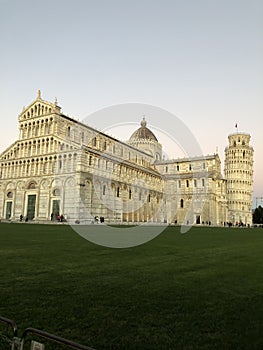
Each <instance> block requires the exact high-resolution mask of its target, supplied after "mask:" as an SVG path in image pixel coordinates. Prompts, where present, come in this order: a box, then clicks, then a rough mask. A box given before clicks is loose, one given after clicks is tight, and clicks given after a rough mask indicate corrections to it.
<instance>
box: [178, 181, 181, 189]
mask: <svg viewBox="0 0 263 350" xmlns="http://www.w3.org/2000/svg"><path fill="white" fill-rule="evenodd" d="M178 187H179V188H181V180H179V181H178Z"/></svg>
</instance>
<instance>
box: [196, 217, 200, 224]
mask: <svg viewBox="0 0 263 350" xmlns="http://www.w3.org/2000/svg"><path fill="white" fill-rule="evenodd" d="M200 223H201V220H200V215H196V224H197V225H199V224H200Z"/></svg>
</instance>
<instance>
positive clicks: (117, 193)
mask: <svg viewBox="0 0 263 350" xmlns="http://www.w3.org/2000/svg"><path fill="white" fill-rule="evenodd" d="M116 196H117V197H120V187H117V191H116Z"/></svg>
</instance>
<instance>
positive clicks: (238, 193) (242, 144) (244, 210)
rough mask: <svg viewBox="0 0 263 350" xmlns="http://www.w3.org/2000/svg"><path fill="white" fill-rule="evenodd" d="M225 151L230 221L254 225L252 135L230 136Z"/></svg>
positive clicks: (238, 133)
mask: <svg viewBox="0 0 263 350" xmlns="http://www.w3.org/2000/svg"><path fill="white" fill-rule="evenodd" d="M228 141H229V145H228V147H226V149H225V178H226V180H227V202H228V221H229V222H232V223H233V224H234V225H235V224H236V223H237V222H238V223H240V222H242V223H243V224H249V225H251V224H252V185H253V153H254V150H253V148H252V147H251V146H250V145H249V141H250V135H249V134H246V133H240V132H237V133H235V134H231V135H229V136H228Z"/></svg>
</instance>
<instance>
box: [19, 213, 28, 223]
mask: <svg viewBox="0 0 263 350" xmlns="http://www.w3.org/2000/svg"><path fill="white" fill-rule="evenodd" d="M19 220H20V221H21V222H22V221H23V220H24V216H23V215H22V214H21V215H20V217H19ZM25 222H28V217H27V216H26V217H25Z"/></svg>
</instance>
